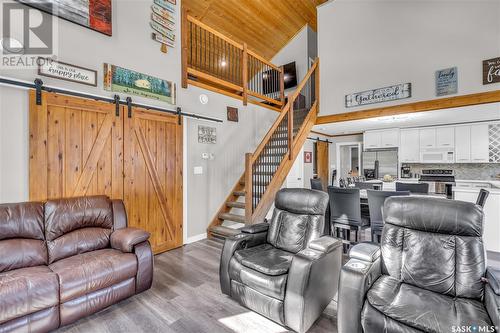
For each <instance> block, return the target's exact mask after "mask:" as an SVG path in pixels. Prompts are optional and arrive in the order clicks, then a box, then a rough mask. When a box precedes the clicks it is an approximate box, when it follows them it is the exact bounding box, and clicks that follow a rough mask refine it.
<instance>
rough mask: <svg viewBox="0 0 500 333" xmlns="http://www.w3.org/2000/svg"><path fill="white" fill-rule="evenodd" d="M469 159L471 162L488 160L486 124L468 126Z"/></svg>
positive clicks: (485, 161)
mask: <svg viewBox="0 0 500 333" xmlns="http://www.w3.org/2000/svg"><path fill="white" fill-rule="evenodd" d="M470 159H471V162H472V163H487V162H489V136H488V124H477V125H471V126H470Z"/></svg>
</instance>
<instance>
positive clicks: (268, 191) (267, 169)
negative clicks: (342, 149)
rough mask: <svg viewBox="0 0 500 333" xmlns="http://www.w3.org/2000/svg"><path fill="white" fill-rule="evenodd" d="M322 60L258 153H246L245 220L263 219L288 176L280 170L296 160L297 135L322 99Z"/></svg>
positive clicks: (282, 113) (290, 101) (292, 96)
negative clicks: (320, 83)
mask: <svg viewBox="0 0 500 333" xmlns="http://www.w3.org/2000/svg"><path fill="white" fill-rule="evenodd" d="M318 87H319V59H316V61H315V62H314V64H313V65H312V66H311V68H310V69H309V71H308V72H307V74H306V76H305V77H304V79H303V80H302V81H301V83H300V84H299V85H298V86H297V89H296V90H295V92H293V93H291V94H290V95H289V96H288V102H287V104H286V105H285V107H284V108H283V110H282V111H281V113H280V115H279V116H278V118H277V119H276V121H275V122H274V124H273V126H272V127H271V128H270V129H269V131H268V132H267V134H266V136H265V137H264V139H263V140H262V142H261V143H260V144H259V146H258V147H257V148H256V150H255V152H254V153H253V154H252V153H248V154H246V156H245V191H246V193H245V219H246V221H247V223H248V224H251V223H254V222H255V221H258V220H260V219H261V218H262V215H263V214H265V213H266V210H267V209H268V208H269V206H270V203H271V202H272V200H273V198H274V195H275V194H276V192H277V191H278V190H279V188H280V187H281V185H282V183H283V180H284V179H285V177H286V175H283V172H282V173H281V174H280V172H279V171H280V169H283V168H284V165H285V164H286V163H290V162H292V163H293V160H294V159H295V157H296V156H295V154H296V151H297V148H300V147H298V146H297V141H298V140H297V138H298V135H299V134H300V133H301V130H302V128H303V125H304V124H305V122H306V121H307V119H308V117H309V116H310V115H311V113H312V112H317V110H318V101H319V89H318Z"/></svg>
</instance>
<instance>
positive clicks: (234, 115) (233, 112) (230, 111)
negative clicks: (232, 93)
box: [227, 106, 238, 122]
mask: <svg viewBox="0 0 500 333" xmlns="http://www.w3.org/2000/svg"><path fill="white" fill-rule="evenodd" d="M227 120H228V121H234V122H238V108H233V107H231V106H228V107H227Z"/></svg>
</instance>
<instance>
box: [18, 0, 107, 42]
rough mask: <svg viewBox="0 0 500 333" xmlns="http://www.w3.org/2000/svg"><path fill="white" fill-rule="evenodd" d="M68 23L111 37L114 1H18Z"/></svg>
mask: <svg viewBox="0 0 500 333" xmlns="http://www.w3.org/2000/svg"><path fill="white" fill-rule="evenodd" d="M17 1H18V2H20V3H23V4H25V5H27V6H30V7H33V8H36V9H38V10H41V11H43V12H46V13H48V14H51V15H54V16H58V17H60V18H62V19H64V20H66V21H69V22H72V23H75V24H78V25H81V26H83V27H86V28H89V29H92V30H95V31H97V32H100V33H103V34H105V35H108V36H111V35H112V33H113V29H112V22H113V20H112V3H111V1H112V0H90V1H89V0H77V1H75V0H44V1H40V0H17Z"/></svg>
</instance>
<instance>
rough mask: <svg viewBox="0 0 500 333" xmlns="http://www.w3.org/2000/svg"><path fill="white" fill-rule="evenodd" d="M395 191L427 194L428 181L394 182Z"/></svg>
mask: <svg viewBox="0 0 500 333" xmlns="http://www.w3.org/2000/svg"><path fill="white" fill-rule="evenodd" d="M396 191H398V192H400V191H410V193H416V194H429V184H428V183H399V182H396Z"/></svg>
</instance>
